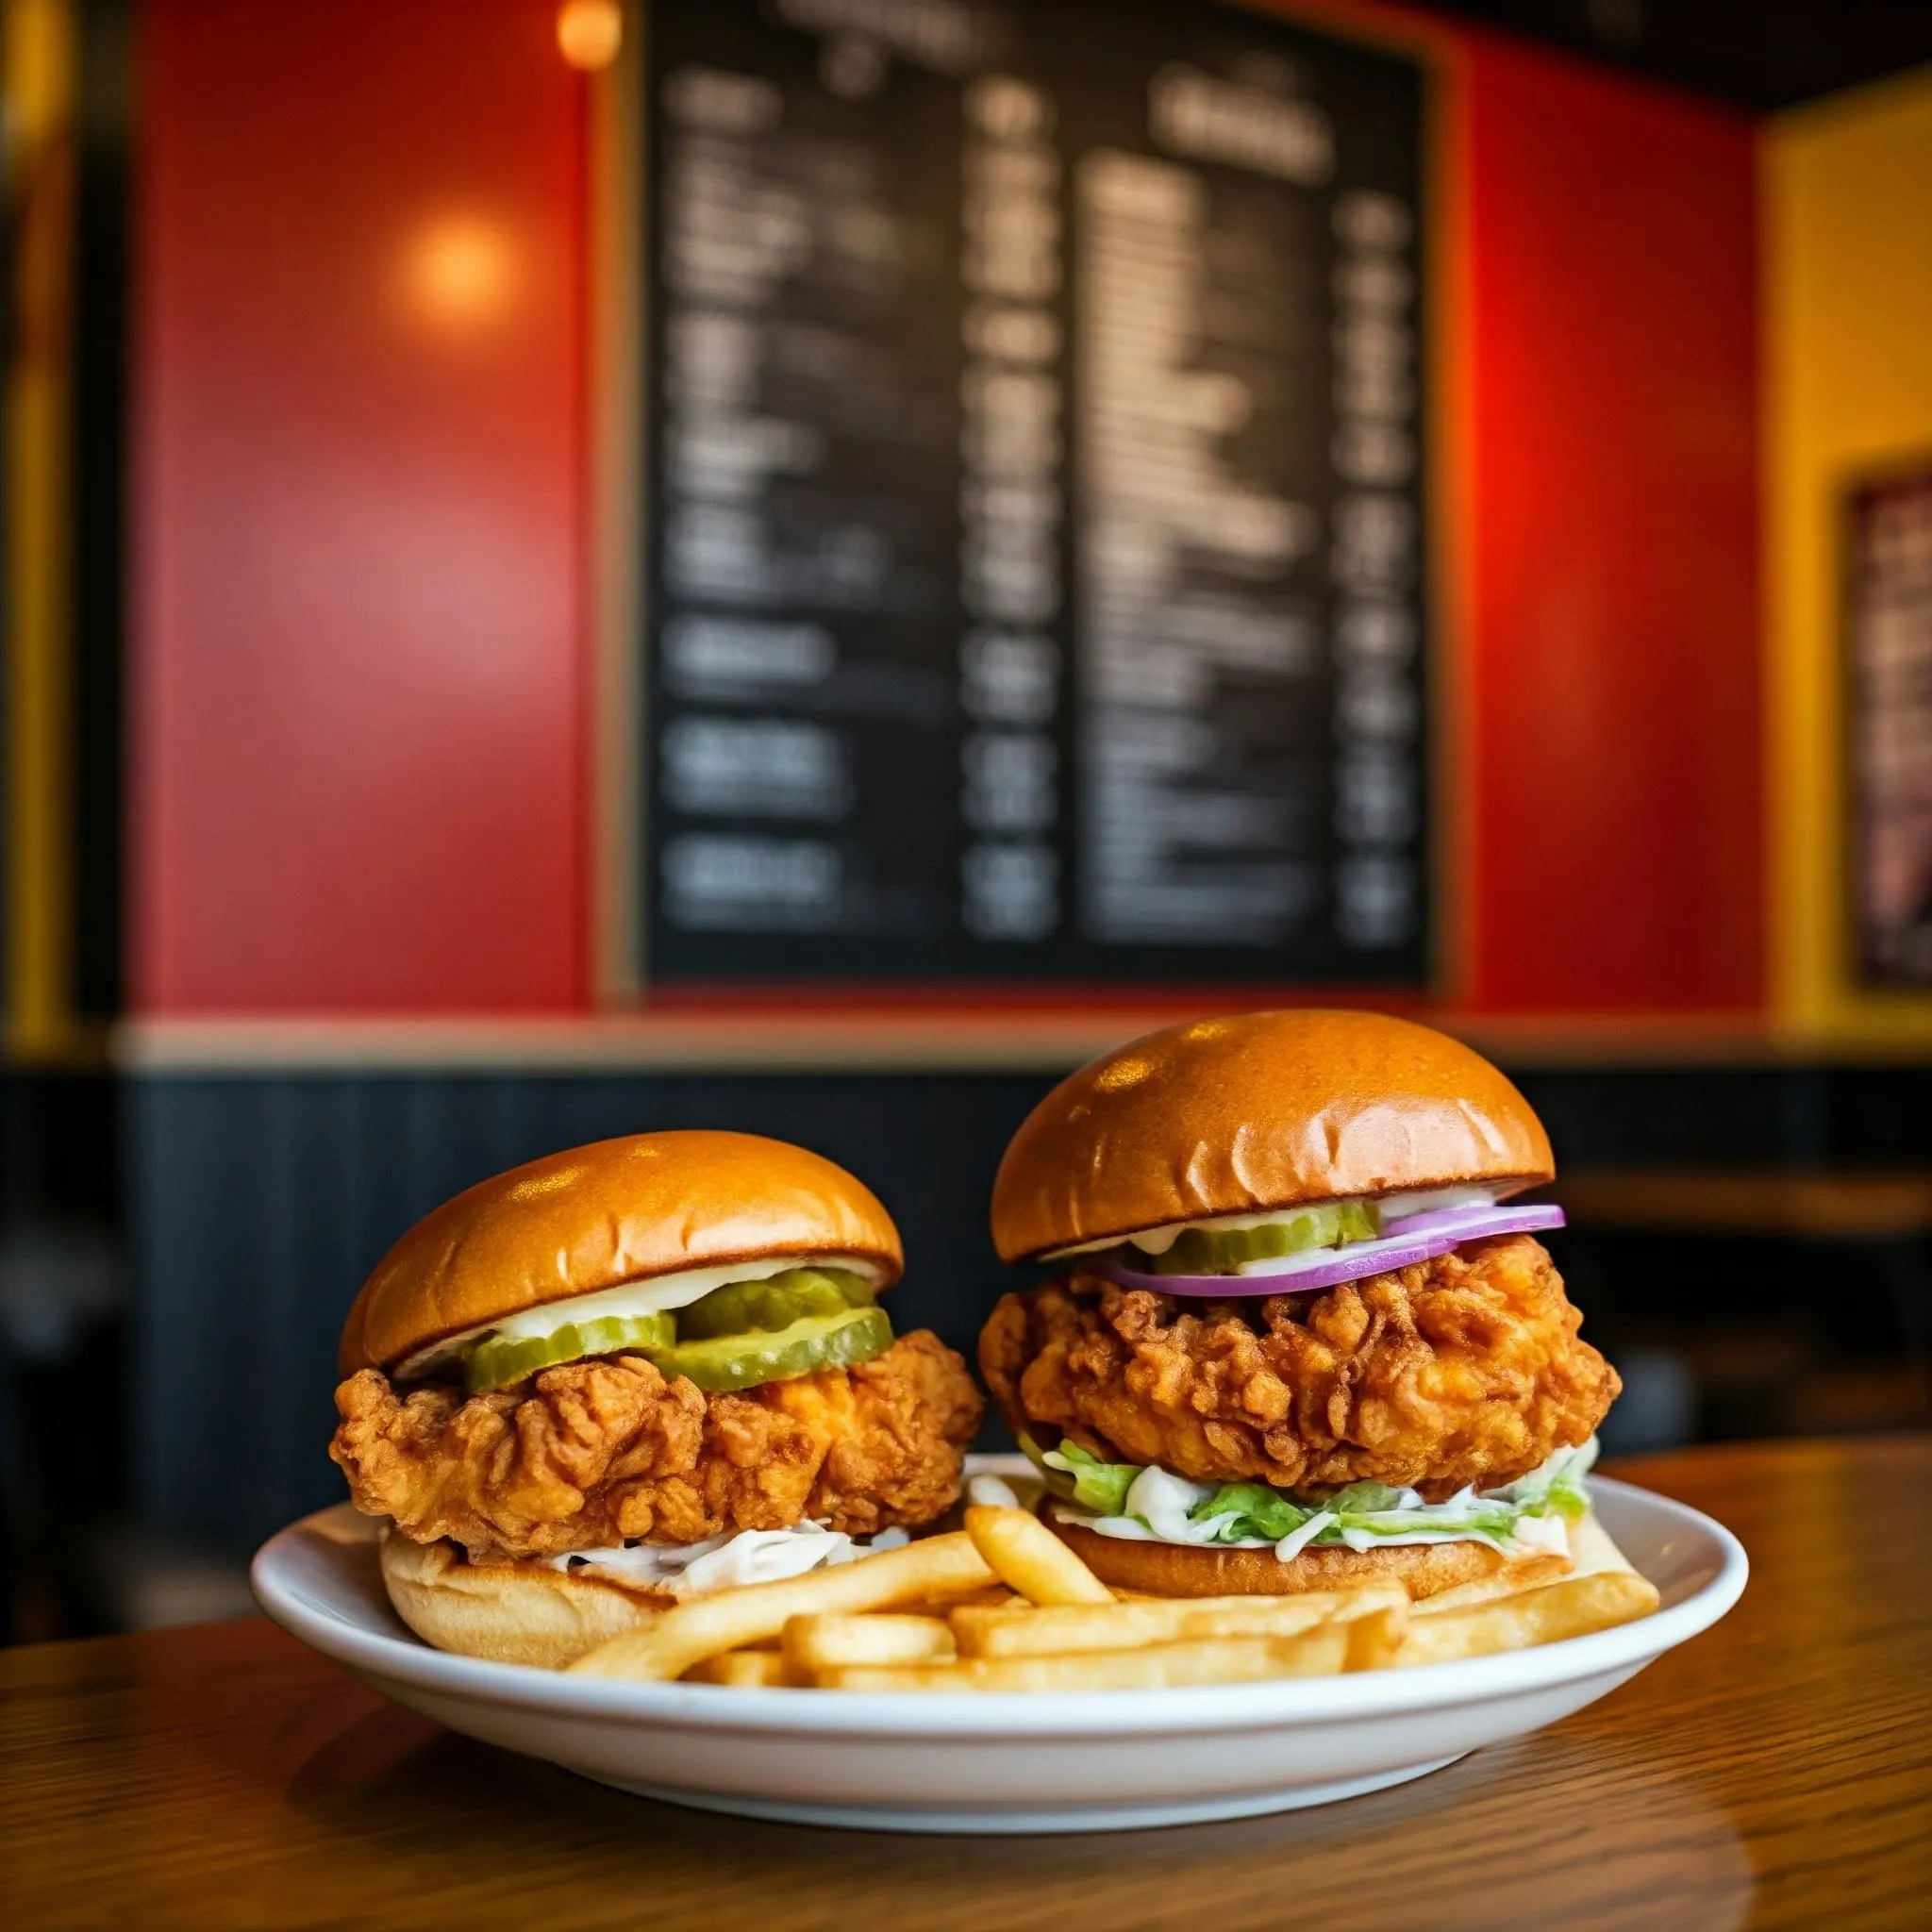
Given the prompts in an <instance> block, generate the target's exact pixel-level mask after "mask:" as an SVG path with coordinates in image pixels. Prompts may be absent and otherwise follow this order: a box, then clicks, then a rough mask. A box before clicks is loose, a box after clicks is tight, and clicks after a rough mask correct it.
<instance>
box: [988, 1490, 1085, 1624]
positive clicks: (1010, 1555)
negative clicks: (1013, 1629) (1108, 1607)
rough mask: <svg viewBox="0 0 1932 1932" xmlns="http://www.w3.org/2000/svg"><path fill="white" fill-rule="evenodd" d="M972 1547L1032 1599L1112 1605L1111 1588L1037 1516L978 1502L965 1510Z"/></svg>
mask: <svg viewBox="0 0 1932 1932" xmlns="http://www.w3.org/2000/svg"><path fill="white" fill-rule="evenodd" d="M966 1534H967V1535H968V1536H969V1537H971V1538H972V1539H973V1546H974V1549H976V1550H977V1551H978V1552H979V1554H980V1555H981V1556H982V1557H985V1559H986V1561H987V1562H988V1563H989V1564H990V1565H991V1567H992V1568H993V1569H994V1570H995V1571H997V1572H998V1574H999V1576H1000V1580H1001V1581H1002V1582H1004V1583H1008V1584H1010V1585H1011V1586H1012V1587H1013V1588H1014V1589H1015V1590H1017V1591H1019V1592H1020V1594H1021V1595H1022V1596H1024V1597H1025V1598H1026V1599H1027V1600H1028V1601H1029V1602H1032V1603H1036V1604H1110V1603H1112V1602H1113V1600H1114V1599H1113V1591H1110V1590H1109V1589H1108V1587H1107V1585H1106V1584H1104V1583H1103V1582H1101V1580H1100V1578H1099V1577H1097V1576H1096V1575H1094V1574H1093V1573H1092V1571H1091V1570H1090V1569H1088V1567H1087V1566H1086V1564H1084V1563H1083V1562H1081V1560H1080V1559H1079V1557H1076V1556H1074V1553H1073V1551H1072V1550H1070V1549H1069V1548H1068V1547H1067V1545H1066V1544H1065V1543H1063V1542H1062V1541H1060V1540H1059V1538H1058V1537H1057V1536H1056V1535H1054V1533H1053V1531H1052V1530H1050V1529H1049V1528H1047V1526H1046V1524H1043V1523H1042V1522H1041V1520H1040V1519H1039V1517H1037V1516H1029V1515H1028V1514H1027V1513H1026V1511H1025V1510H1024V1509H1003V1508H1000V1507H989V1506H985V1505H975V1506H974V1507H973V1508H971V1509H969V1510H967V1512H966Z"/></svg>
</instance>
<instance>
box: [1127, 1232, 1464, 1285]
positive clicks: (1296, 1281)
mask: <svg viewBox="0 0 1932 1932" xmlns="http://www.w3.org/2000/svg"><path fill="white" fill-rule="evenodd" d="M1455 1245H1456V1241H1455V1238H1453V1237H1451V1236H1448V1235H1405V1236H1403V1237H1402V1238H1401V1239H1399V1240H1388V1239H1384V1240H1381V1241H1350V1242H1349V1243H1348V1244H1347V1246H1345V1247H1341V1248H1315V1249H1312V1250H1310V1252H1309V1253H1308V1254H1307V1255H1306V1256H1303V1255H1297V1256H1296V1257H1294V1265H1293V1266H1291V1267H1285V1268H1279V1269H1276V1270H1275V1271H1274V1273H1272V1274H1141V1273H1139V1272H1138V1271H1137V1270H1135V1269H1132V1268H1127V1267H1124V1266H1123V1265H1122V1264H1121V1263H1120V1262H1119V1261H1118V1260H1116V1259H1115V1258H1114V1256H1115V1254H1118V1253H1119V1250H1118V1249H1116V1250H1114V1251H1113V1252H1112V1253H1109V1254H1107V1255H1103V1256H1101V1257H1099V1259H1098V1260H1097V1261H1096V1263H1095V1266H1096V1267H1097V1268H1098V1269H1099V1271H1100V1272H1101V1273H1102V1274H1105V1275H1107V1276H1108V1279H1109V1280H1113V1281H1117V1282H1119V1283H1120V1285H1121V1286H1122V1287H1123V1288H1151V1289H1152V1290H1153V1291H1155V1293H1157V1294H1182V1295H1211V1296H1213V1297H1214V1298H1215V1299H1216V1300H1217V1301H1236V1300H1243V1299H1246V1298H1247V1297H1250V1296H1254V1295H1266V1294H1301V1293H1304V1292H1306V1291H1307V1290H1309V1289H1315V1288H1339V1287H1341V1284H1342V1283H1343V1282H1344V1281H1360V1280H1361V1279H1363V1277H1364V1276H1366V1275H1370V1274H1387V1273H1388V1272H1389V1270H1390V1269H1391V1268H1407V1267H1409V1266H1411V1265H1412V1264H1413V1263H1415V1262H1417V1261H1430V1260H1433V1259H1434V1258H1435V1257H1437V1256H1438V1255H1446V1254H1447V1253H1448V1252H1449V1250H1450V1249H1451V1248H1453V1247H1454V1246H1455Z"/></svg>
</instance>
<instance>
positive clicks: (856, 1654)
mask: <svg viewBox="0 0 1932 1932" xmlns="http://www.w3.org/2000/svg"><path fill="white" fill-rule="evenodd" d="M957 1655H958V1652H957V1650H956V1649H955V1647H954V1643H953V1633H952V1631H951V1630H949V1629H948V1628H947V1627H946V1624H945V1623H944V1622H943V1620H941V1618H938V1617H906V1616H892V1615H891V1614H886V1615H876V1616H869V1617H868V1616H857V1617H852V1616H840V1615H837V1614H833V1615H830V1616H816V1617H793V1618H792V1619H791V1622H790V1623H789V1624H786V1626H785V1661H786V1664H787V1665H788V1666H789V1667H790V1669H791V1671H792V1673H793V1674H795V1675H797V1676H800V1677H804V1678H812V1677H815V1676H816V1675H817V1674H818V1673H820V1672H821V1671H827V1670H835V1669H838V1668H841V1667H842V1666H844V1665H847V1664H942V1663H950V1662H951V1661H952V1660H953V1658H954V1657H956V1656H957Z"/></svg>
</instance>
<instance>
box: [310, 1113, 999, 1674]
mask: <svg viewBox="0 0 1932 1932" xmlns="http://www.w3.org/2000/svg"><path fill="white" fill-rule="evenodd" d="M902 1266H903V1256H902V1252H901V1247H900V1241H899V1236H898V1231H897V1230H896V1229H895V1228H894V1226H893V1225H892V1223H891V1218H890V1217H889V1216H888V1214H887V1213H886V1210H885V1209H884V1208H883V1207H881V1206H880V1204H879V1202H878V1201H877V1200H876V1199H875V1198H874V1195H873V1194H872V1193H871V1192H870V1191H868V1190H867V1189H866V1188H865V1187H864V1186H862V1185H861V1184H860V1183H859V1182H858V1180H856V1179H855V1178H854V1177H853V1176H852V1175H851V1174H847V1173H846V1172H845V1171H844V1170H843V1169H842V1168H840V1167H837V1166H835V1165H833V1163H832V1162H830V1161H829V1160H825V1159H824V1158H821V1157H820V1156H818V1155H816V1154H812V1153H809V1152H808V1151H807V1150H806V1149H804V1148H802V1147H795V1146H791V1145H790V1144H788V1143H786V1142H784V1141H772V1140H767V1139H764V1138H762V1137H760V1136H758V1135H754V1134H736V1133H716V1132H702V1131H691V1132H672V1133H659V1134H636V1135H631V1136H628V1137H626V1138H624V1139H621V1140H614V1141H598V1142H596V1143H594V1144H592V1145H591V1146H587V1147H576V1148H572V1149H569V1150H567V1151H566V1152H563V1153H560V1154H553V1155H550V1156H548V1157H547V1158H544V1159H541V1160H536V1161H532V1162H530V1163H529V1164H528V1165H527V1166H525V1167H519V1168H514V1169H512V1170H511V1171H510V1172H508V1174H498V1175H497V1176H495V1177H494V1178H493V1179H491V1180H487V1181H483V1182H481V1183H479V1184H478V1185H477V1186H475V1187H473V1188H471V1189H469V1190H468V1191H466V1192H464V1193H461V1194H458V1196H457V1197H456V1198H455V1199H454V1200H452V1201H449V1202H446V1203H445V1204H444V1205H443V1206H442V1207H441V1208H437V1209H436V1210H435V1211H434V1212H433V1213H431V1214H430V1215H429V1216H427V1217H426V1218H425V1220H424V1221H422V1222H420V1223H419V1224H417V1225H416V1226H415V1227H413V1228H411V1229H410V1230H409V1232H408V1234H406V1235H404V1236H403V1238H402V1239H401V1240H400V1241H398V1242H397V1243H396V1244H395V1246H394V1247H393V1248H391V1250H390V1252H389V1253H388V1254H387V1255H386V1256H384V1257H383V1258H382V1260H381V1261H379V1262H378V1263H377V1264H376V1267H375V1272H374V1273H373V1274H371V1275H370V1277H369V1279H368V1281H367V1282H366V1283H364V1285H363V1287H362V1290H361V1292H360V1293H359V1294H358V1296H357V1298H356V1302H355V1305H354V1306H353V1307H351V1309H350V1310H349V1316H348V1321H347V1323H346V1324H345V1326H344V1328H343V1331H342V1341H341V1374H342V1375H343V1377H344V1379H343V1381H342V1382H341V1386H340V1388H338V1390H337V1391H336V1406H337V1408H338V1410H339V1411H340V1413H341V1424H340V1426H339V1427H338V1428H337V1430H336V1433H335V1438H334V1441H332V1443H331V1444H330V1449H329V1454H330V1455H331V1456H332V1457H334V1459H335V1460H336V1462H337V1463H339V1464H340V1465H341V1469H342V1471H343V1473H344V1474H345V1475H346V1476H347V1477H348V1481H349V1489H350V1493H351V1496H352V1498H353V1500H354V1502H355V1505H356V1507H358V1509H360V1510H362V1511H363V1512H364V1513H365V1514H368V1515H371V1516H375V1517H379V1518H381V1519H383V1520H384V1524H385V1527H384V1531H383V1540H382V1559H381V1560H382V1572H383V1578H384V1581H385V1584H386V1585H387V1588H388V1591H389V1594H390V1598H391V1602H392V1603H393V1604H394V1606H395V1607H396V1609H397V1611H398V1613H399V1614H400V1615H401V1616H402V1618H403V1620H404V1621H405V1622H406V1623H407V1624H409V1626H410V1627H411V1628H412V1629H414V1630H415V1631H416V1632H417V1634H418V1635H420V1636H421V1637H423V1638H424V1639H425V1641H428V1642H430V1643H433V1644H435V1645H437V1646H438V1647H440V1648H441V1649H445V1650H455V1651H460V1652H463V1653H465V1654H467V1655H470V1656H475V1657H491V1658H494V1659H496V1660H498V1661H501V1662H510V1663H532V1664H541V1665H547V1666H551V1667H556V1666H559V1665H562V1664H567V1663H569V1662H571V1661H572V1660H573V1659H574V1658H575V1657H579V1656H581V1655H583V1654H584V1653H585V1652H587V1651H589V1650H591V1649H592V1648H594V1647H595V1646H596V1645H598V1644H600V1643H603V1642H605V1641H608V1640H609V1639H610V1638H612V1637H615V1636H618V1635H622V1634H623V1633H625V1631H627V1630H630V1629H632V1628H635V1627H637V1626H638V1625H639V1624H641V1623H644V1622H647V1621H648V1620H650V1619H651V1618H653V1617H655V1616H656V1615H657V1614H658V1612H660V1611H661V1610H663V1609H665V1608H667V1607H671V1606H673V1605H675V1604H676V1603H678V1602H680V1601H682V1600H684V1599H686V1598H688V1597H691V1596H692V1595H696V1594H703V1593H705V1592H707V1591H715V1590H721V1589H725V1588H729V1587H731V1586H732V1585H735V1584H742V1583H751V1582H763V1581H768V1580H772V1579H775V1578H778V1577H783V1576H791V1575H798V1574H804V1573H805V1572H807V1571H809V1570H812V1569H816V1568H819V1567H822V1566H824V1565H829V1564H838V1563H842V1562H846V1561H850V1560H852V1559H853V1558H854V1557H859V1556H863V1555H866V1554H868V1553H869V1552H871V1551H873V1550H876V1549H880V1548H884V1547H888V1546H890V1545H891V1543H893V1542H897V1541H905V1539H906V1534H907V1532H908V1531H909V1530H913V1529H916V1528H919V1527H920V1526H921V1525H923V1524H927V1523H930V1522H931V1521H932V1520H933V1519H934V1518H936V1517H938V1516H940V1515H941V1514H942V1513H943V1512H944V1511H945V1510H946V1509H947V1508H948V1507H951V1505H952V1504H953V1503H954V1501H955V1500H956V1499H957V1498H958V1493H959V1487H960V1474H961V1467H962V1460H963V1454H964V1449H965V1444H966V1443H967V1441H969V1440H970V1439H971V1438H972V1435H973V1433H974V1429H975V1427H976V1426H977V1424H978V1422H979V1417H980V1412H981V1409H982V1407H983V1404H982V1401H981V1398H980V1396H979V1393H978V1391H976V1390H975V1389H974V1386H973V1381H972V1378H971V1376H970V1374H968V1371H967V1368H966V1364H965V1362H964V1361H963V1360H962V1359H961V1358H960V1357H959V1356H958V1355H957V1354H956V1353H955V1352H954V1351H953V1350H951V1349H949V1348H947V1347H946V1346H945V1345H944V1344H943V1343H941V1341H939V1339H938V1338H937V1337H936V1336H934V1335H932V1334H931V1333H930V1332H928V1331H924V1330H921V1331H917V1332H914V1333H912V1334H908V1335H902V1336H899V1337H897V1338H896V1339H895V1338H894V1336H893V1333H892V1327H891V1321H890V1319H889V1318H888V1316H887V1314H886V1312H885V1310H884V1309H883V1308H882V1307H880V1306H879V1301H878V1298H879V1296H880V1295H881V1294H883V1293H884V1291H886V1290H887V1289H889V1288H891V1286H892V1284H893V1282H894V1281H895V1280H897V1278H898V1276H899V1274H900V1272H901V1269H902Z"/></svg>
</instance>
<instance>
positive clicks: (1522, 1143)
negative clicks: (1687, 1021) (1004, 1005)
mask: <svg viewBox="0 0 1932 1932" xmlns="http://www.w3.org/2000/svg"><path fill="white" fill-rule="evenodd" d="M1555 1172H1556V1165H1555V1162H1554V1161H1553V1160H1552V1158H1551V1156H1550V1141H1549V1136H1548V1135H1547V1134H1545V1133H1544V1132H1543V1128H1542V1123H1541V1121H1539V1120H1538V1119H1537V1117H1536V1115H1535V1114H1534V1113H1533V1112H1532V1111H1531V1110H1530V1107H1529V1103H1528V1102H1527V1101H1526V1100H1524V1097H1523V1095H1522V1094H1520V1093H1519V1092H1517V1091H1516V1089H1515V1088H1514V1087H1512V1086H1511V1085H1510V1084H1509V1082H1508V1081H1507V1079H1505V1078H1504V1076H1503V1075H1502V1074H1499V1073H1498V1072H1497V1071H1496V1069H1495V1068H1494V1067H1492V1066H1491V1064H1490V1063H1489V1061H1488V1060H1486V1059H1484V1058H1482V1056H1481V1055H1480V1054H1476V1053H1472V1052H1471V1051H1470V1049H1469V1048H1468V1047H1466V1046H1464V1045H1463V1044H1462V1043H1461V1041H1456V1040H1451V1039H1450V1038H1449V1037H1448V1035H1447V1034H1444V1033H1438V1032H1436V1031H1435V1030H1434V1028H1432V1027H1428V1026H1418V1025H1416V1024H1414V1023H1413V1022H1412V1021H1408V1020H1395V1019H1391V1018H1390V1017H1389V1015H1387V1014H1386V1013H1356V1012H1324V1011H1321V1010H1318V1009H1314V1008H1286V1009H1283V1010H1281V1011H1277V1012H1270V1013H1238V1014H1234V1015H1232V1016H1231V1017H1229V1018H1226V1019H1222V1020H1196V1021H1193V1022H1191V1023H1190V1024H1187V1025H1185V1026H1170V1027H1167V1028H1166V1029H1165V1030H1164V1031H1162V1032H1159V1033H1150V1034H1148V1035H1147V1037H1146V1038H1145V1039H1144V1040H1136V1041H1132V1042H1131V1043H1130V1044H1128V1045H1126V1046H1123V1047H1119V1048H1116V1049H1115V1051H1114V1052H1112V1053H1110V1054H1108V1055H1106V1056H1105V1057H1104V1058H1100V1059H1097V1060H1095V1061H1094V1062H1093V1063H1092V1064H1091V1066H1087V1067H1083V1068H1081V1070H1080V1071H1079V1072H1078V1073H1077V1074H1073V1075H1072V1076H1071V1077H1070V1078H1068V1079H1065V1080H1062V1081H1061V1082H1060V1084H1059V1085H1058V1087H1056V1088H1055V1089H1054V1090H1053V1091H1052V1092H1051V1093H1049V1094H1048V1095H1047V1096H1046V1098H1045V1099H1044V1100H1042V1101H1041V1103H1040V1105H1039V1106H1038V1107H1036V1108H1034V1109H1033V1111H1032V1112H1031V1113H1030V1114H1028V1115H1027V1116H1026V1118H1025V1120H1024V1122H1022V1123H1021V1125H1020V1131H1019V1132H1018V1133H1017V1134H1015V1135H1014V1136H1013V1139H1012V1144H1011V1145H1010V1146H1008V1149H1007V1154H1006V1158H1005V1159H1004V1160H1002V1161H1001V1162H1000V1171H999V1176H998V1178H997V1179H996V1180H995V1181H994V1182H993V1189H992V1238H993V1242H994V1244H995V1246H997V1247H998V1249H999V1251H1000V1257H1001V1258H1002V1259H1003V1260H1008V1261H1023V1260H1029V1259H1033V1258H1036V1257H1039V1256H1041V1255H1046V1254H1051V1253H1053V1252H1054V1251H1055V1250H1057V1249H1059V1248H1072V1247H1078V1246H1081V1245H1083V1244H1084V1243H1086V1242H1089V1241H1108V1240H1111V1239H1113V1238H1115V1237H1117V1236H1118V1237H1124V1236H1127V1235H1130V1234H1137V1233H1139V1232H1141V1230H1142V1229H1145V1228H1150V1227H1165V1226H1167V1225H1169V1224H1172V1223H1174V1222H1177V1221H1203V1220H1206V1219H1208V1217H1209V1216H1212V1215H1220V1214H1256V1213H1265V1212H1268V1211H1270V1210H1272V1209H1274V1208H1294V1207H1299V1206H1300V1205H1301V1204H1302V1203H1304V1202H1309V1201H1329V1200H1337V1199H1341V1198H1343V1197H1346V1196H1348V1195H1354V1194H1384V1193H1391V1192H1395V1191H1403V1192H1407V1191H1409V1190H1411V1189H1423V1188H1446V1187H1456V1186H1459V1185H1462V1184H1464V1183H1472V1182H1480V1183H1482V1184H1483V1185H1485V1186H1490V1187H1494V1188H1495V1189H1496V1190H1497V1191H1498V1192H1499V1193H1501V1194H1508V1193H1515V1192H1516V1191H1518V1190H1519V1189H1522V1188H1526V1187H1532V1186H1534V1185H1535V1184H1536V1183H1537V1182H1539V1181H1546V1180H1548V1179H1550V1178H1551V1176H1552V1175H1553V1174H1555Z"/></svg>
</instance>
